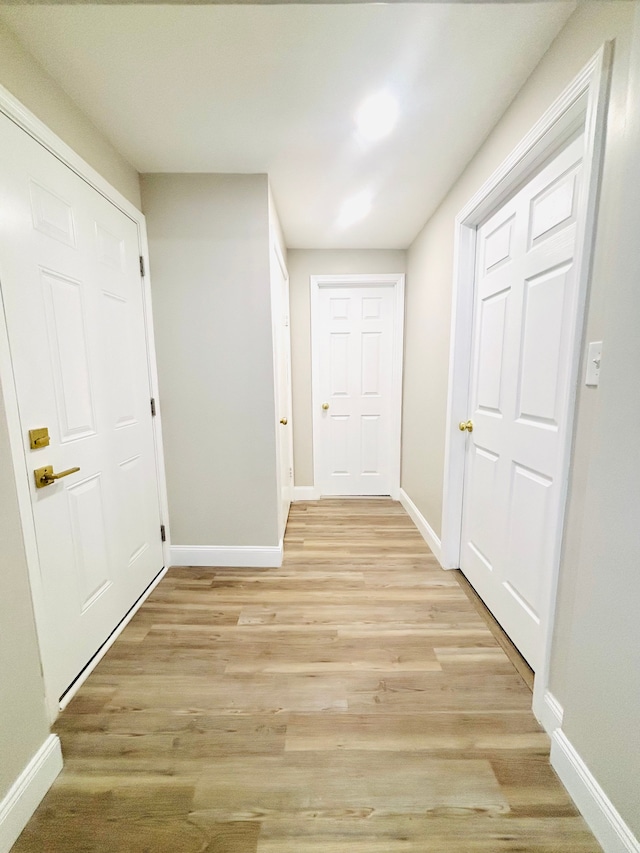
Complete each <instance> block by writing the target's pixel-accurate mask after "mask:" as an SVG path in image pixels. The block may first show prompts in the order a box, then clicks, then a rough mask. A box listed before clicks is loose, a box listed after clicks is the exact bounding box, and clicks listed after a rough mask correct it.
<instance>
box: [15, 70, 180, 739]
mask: <svg viewBox="0 0 640 853" xmlns="http://www.w3.org/2000/svg"><path fill="white" fill-rule="evenodd" d="M0 112H2V113H4V115H6V116H7V117H8V118H9V119H10V120H11V121H13V122H14V124H17V125H18V127H20V128H21V129H22V130H23V131H25V132H26V133H27V134H29V136H31V137H32V138H33V139H35V140H36V141H37V142H39V143H40V144H41V145H42V146H43V147H44V148H45V149H47V150H48V151H49V152H50V153H51V154H52V155H53V156H55V157H56V158H57V159H58V160H60V161H62V162H63V163H64V164H65V165H66V166H67V167H68V168H69V169H71V171H73V172H75V173H76V174H77V175H78V176H79V177H80V178H82V179H83V180H84V181H85V182H86V183H87V184H89V186H90V187H92V188H93V189H94V190H95V191H96V192H98V193H100V194H101V195H102V196H104V197H105V198H106V199H108V201H110V202H111V203H112V204H113V205H114V206H115V207H116V208H118V209H119V210H120V211H122V213H124V214H125V215H126V216H128V217H129V219H132V220H133V221H134V222H135V223H136V225H137V228H138V246H139V253H140V256H141V257H142V258H143V263H144V275H143V276H142V287H143V300H144V321H145V329H146V350H147V365H148V371H149V380H150V387H151V393H152V396H153V398H154V400H155V404H156V417H155V418H153V431H154V449H155V463H156V472H157V478H158V492H159V498H160V513H161V523H162V524H163V525H164V528H165V537H166V541H165V542H163V552H162V553H163V559H164V566H165V568H164V570H163V572H161V573H160V575H159V576H158V577H157V578H156V580H155V581H154V582H153V584H152V585H151V587H149V588H148V590H147V592H146V593H145V597H146V595H148V593H149V592H150V591H151V589H152V588H153V587H154V586H155V585H156V584H157V583H158V582H159V581H160V580H161V578H162V576H163V575H164V573H165V572H166V567H167V566H168V565H169V548H170V544H171V537H170V530H169V507H168V501H167V487H166V476H165V466H164V452H163V444H162V421H161V413H160V406H159V401H158V398H159V395H158V372H157V365H156V355H155V342H154V334H153V317H152V311H151V284H150V278H149V249H148V243H147V231H146V223H145V218H144V216H143V214H142V213H141V212H140V211H139V210H138V209H137V208H136V207H135V206H134V205H133V204H132V203H131V202H130V201H129V200H128V199H126V198H125V197H124V196H123V195H122V194H121V193H120V192H118V190H116V189H115V188H114V187H112V186H111V185H110V184H109V183H108V182H107V181H106V180H105V179H104V178H103V177H102V176H101V175H100V174H99V173H98V172H97V171H96V170H95V169H93V167H92V166H90V165H89V164H88V163H87V162H85V161H84V160H83V159H82V158H81V157H80V156H79V155H78V154H76V152H75V151H73V149H72V148H70V147H69V146H68V145H67V144H66V143H65V142H63V141H62V140H61V139H60V138H59V137H58V136H57V135H56V134H55V133H53V131H52V130H50V129H49V128H48V127H47V125H45V124H44V123H43V122H41V121H40V119H38V118H37V117H36V116H35V115H34V114H33V113H31V112H30V111H29V110H28V109H27V108H26V107H25V106H24V105H23V104H21V103H20V101H18V100H17V99H16V98H14V96H13V95H12V94H11V93H10V92H9V91H7V89H5V88H4V87H2V86H0ZM0 383H1V384H2V394H3V398H4V403H5V408H6V415H7V425H8V430H9V443H10V450H11V458H12V462H13V470H14V476H15V485H16V491H17V496H18V505H19V511H20V520H21V522H22V532H23V539H24V545H25V552H26V558H27V567H28V572H29V581H30V586H31V596H32V600H33V609H34V615H35V622H36V632H37V636H38V646H39V651H40V659H41V662H42V671H43V677H44V687H45V700H46V704H47V711H48V714H49V718H50V720H51V721H52V722H53V720H55V718H56V716H57V715H58V712H59V711H60V710H61V708H62V707H64V706H65V705H66V704H67V703H68V702H69V701H70V700H71V698H72V697H73V696H74V694H75V693H76V692H77V690H78V688H79V687H80V686H81V684H82V683H83V682H84V681H85V680H86V678H87V677H88V675H89V674H90V673H91V671H92V670H93V669H94V668H95V666H96V665H97V663H98V662H99V661H100V659H101V658H102V657H103V656H104V654H106V652H107V651H108V649H109V647H110V646H111V645H112V643H113V642H114V641H115V639H116V637H117V635H118V633H119V632H120V631H121V630H122V629H123V628H124V626H125V625H126V624H127V622H128V621H129V620H130V619H131V617H132V616H133V614H134V613H135V610H136V609H137V607H138V606H139V604H138V605H137V606H135V607H133V608H132V610H131V611H129V613H128V614H127V616H126V617H125V619H124V620H123V621H122V622H121V623H120V625H119V626H118V629H117V630H116V631H114V633H113V634H112V635H111V637H110V638H109V639H108V640H107V642H106V643H105V644H104V645H103V646H102V647H101V648H100V650H99V651H98V653H97V654H96V655H95V657H94V658H92V660H91V661H90V663H89V664H88V665H87V667H86V668H85V669H84V670H83V671H82V673H81V674H80V676H79V677H78V678H77V679H76V681H75V682H74V684H73V686H72V687H71V688H70V689H69V690H68V691H67V693H66V694H65V697H64V701H63V702H62V703H61V702H59V700H58V696H57V695H56V692H55V690H54V688H53V686H52V684H51V680H50V678H49V673H50V671H51V667H50V665H49V660H50V655H51V644H50V642H49V637H48V636H47V631H46V628H45V626H46V624H47V620H46V618H45V612H46V611H45V609H46V602H45V597H44V590H43V586H42V582H41V577H40V561H39V558H38V548H37V542H36V531H35V524H34V519H33V514H32V508H31V496H30V486H29V469H28V466H27V463H26V458H25V452H24V443H23V437H22V428H21V425H20V417H19V411H18V398H17V393H16V386H15V379H14V375H13V369H12V363H11V354H10V349H9V337H8V330H7V323H6V317H5V313H4V307H3V305H2V259H1V257H0ZM158 535H160V531H158ZM141 601H142V600H140V603H141Z"/></svg>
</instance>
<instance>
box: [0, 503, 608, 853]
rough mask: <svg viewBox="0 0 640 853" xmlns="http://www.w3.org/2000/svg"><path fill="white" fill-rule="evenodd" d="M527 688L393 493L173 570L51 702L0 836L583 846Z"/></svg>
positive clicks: (488, 851) (149, 845)
mask: <svg viewBox="0 0 640 853" xmlns="http://www.w3.org/2000/svg"><path fill="white" fill-rule="evenodd" d="M530 707H531V692H530V690H529V688H528V687H527V685H526V683H525V682H524V681H523V679H522V678H521V676H520V675H519V674H518V672H517V671H516V669H515V668H514V665H513V664H512V662H511V661H510V660H509V658H508V657H507V655H506V654H505V651H504V650H503V648H501V646H500V645H499V644H498V642H497V641H496V639H495V637H494V636H493V634H492V633H491V631H490V630H489V627H488V625H487V623H486V621H485V620H484V619H483V618H482V615H481V614H480V613H479V612H478V610H477V609H476V607H474V605H473V603H472V602H471V601H470V600H469V598H468V597H467V595H466V594H465V591H464V590H463V589H462V587H461V585H460V583H459V581H458V580H457V578H456V576H455V574H454V573H446V572H443V571H442V570H441V569H440V568H439V567H438V566H437V563H436V561H435V559H434V558H433V556H432V555H431V554H430V552H429V551H428V549H427V547H426V545H425V544H424V542H423V540H422V538H421V537H420V535H419V534H418V532H417V531H416V529H415V527H414V526H413V524H412V522H411V521H410V519H409V518H408V516H407V515H406V514H405V512H404V510H403V509H402V508H401V507H400V505H399V504H397V503H393V502H392V501H390V500H369V501H367V500H322V501H320V502H318V503H308V504H295V505H294V506H293V507H292V510H291V517H290V521H289V526H288V528H287V536H286V540H285V560H284V565H283V567H282V569H268V570H254V569H217V570H213V569H209V570H207V569H193V568H176V569H172V570H171V571H170V572H169V573H168V575H167V576H166V578H165V579H164V580H163V581H162V582H161V583H160V585H159V586H158V587H157V588H156V590H155V591H154V593H153V594H152V595H151V597H150V598H149V600H148V601H147V602H146V603H145V605H144V606H143V607H142V608H141V610H140V611H139V613H138V614H137V615H136V617H135V618H134V619H133V621H132V622H131V623H130V625H129V626H128V627H127V628H126V629H125V631H124V633H123V634H122V636H121V637H120V638H119V639H118V640H117V642H116V643H115V644H114V646H113V647H112V648H111V650H110V651H109V653H108V654H107V655H106V657H105V658H104V659H103V661H102V662H101V663H100V664H99V665H98V667H97V669H96V670H95V672H94V673H93V674H92V675H91V676H90V678H89V679H88V680H87V682H86V683H85V685H84V686H83V687H82V688H81V689H80V691H79V693H78V695H77V696H76V697H75V698H74V699H73V701H72V702H71V703H70V705H69V707H68V708H67V709H66V711H64V713H63V714H62V715H61V717H60V719H59V720H58V722H57V724H56V731H57V732H58V733H59V734H60V737H61V739H62V747H63V752H64V756H65V769H64V771H63V772H62V774H61V775H60V777H59V778H58V780H57V782H56V783H55V784H54V786H53V788H52V789H51V791H50V792H49V794H48V795H47V797H46V798H45V800H44V801H43V803H42V804H41V806H40V808H39V809H38V811H37V812H36V814H35V815H34V817H33V819H32V820H31V822H30V823H29V825H28V827H27V828H26V829H25V831H24V832H23V834H22V836H21V838H20V839H19V841H18V842H17V844H16V846H15V848H14V850H15V853H27V851H29V853H36V851H37V853H70V851H83V853H125V851H126V853H146V851H149V853H320V851H322V853H506V851H511V853H516V851H518V853H523V852H524V851H531V853H534V851H535V853H596V851H600V847H599V846H598V844H597V843H596V842H595V840H594V839H593V837H592V836H591V834H590V833H589V831H588V830H587V828H586V826H585V824H584V822H583V821H582V819H581V818H580V817H579V816H578V815H577V813H576V811H575V809H574V807H573V806H572V804H571V801H570V799H569V796H568V794H567V793H566V792H565V790H564V788H563V787H562V786H561V784H560V783H559V782H558V780H557V779H556V777H555V775H554V773H553V771H552V769H551V767H550V765H549V762H548V754H549V741H548V738H547V736H546V735H545V734H544V733H543V732H542V731H541V729H540V727H539V726H538V725H537V723H536V721H535V719H534V717H533V715H532V713H531V710H530Z"/></svg>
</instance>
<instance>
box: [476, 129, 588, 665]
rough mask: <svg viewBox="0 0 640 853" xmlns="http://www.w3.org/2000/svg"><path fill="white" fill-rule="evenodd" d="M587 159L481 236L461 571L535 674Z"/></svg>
mask: <svg viewBox="0 0 640 853" xmlns="http://www.w3.org/2000/svg"><path fill="white" fill-rule="evenodd" d="M582 155H583V138H582V137H580V138H579V139H577V140H576V141H574V142H573V143H572V144H570V145H569V146H568V147H567V148H565V150H564V151H562V152H561V153H560V154H559V155H558V156H557V157H555V158H554V159H553V161H552V162H551V163H549V164H548V165H547V166H546V167H545V168H544V169H542V171H541V172H540V173H539V174H537V175H536V176H535V177H534V178H533V179H532V180H531V181H530V182H529V183H528V184H527V185H526V186H525V187H524V188H523V189H521V190H520V191H519V192H518V194H517V195H516V196H515V197H514V198H513V199H512V200H511V201H509V202H508V203H507V204H505V205H504V206H503V207H502V208H501V209H500V210H499V211H498V212H497V213H495V214H494V215H493V216H492V217H491V218H490V219H489V221H488V222H486V223H485V224H484V225H483V226H482V227H481V228H479V229H478V234H477V247H476V287H475V303H474V339H473V357H472V377H471V399H470V410H469V417H470V418H471V420H472V423H473V432H472V433H469V434H468V437H467V439H466V441H467V442H468V449H467V459H466V465H465V484H464V508H463V526H462V548H461V557H460V560H461V568H462V571H463V572H464V573H465V575H466V576H467V577H468V578H469V580H470V581H471V583H472V584H473V586H474V587H475V588H476V590H477V591H478V593H479V594H480V596H481V597H482V598H483V600H484V601H485V603H486V604H487V606H488V607H489V609H490V610H491V611H492V612H493V614H494V615H495V617H496V618H497V620H498V621H499V622H500V623H501V625H502V626H503V628H504V629H505V630H506V632H507V633H508V634H509V636H510V637H511V639H512V640H513V641H514V643H515V645H516V646H517V647H518V649H519V650H520V651H521V653H522V654H523V656H524V657H525V658H526V659H527V661H528V662H529V663H530V664H531V666H532V667H533V669H534V670H535V669H536V667H537V666H538V664H539V663H540V659H541V655H542V654H543V651H544V649H543V643H544V634H543V631H542V628H543V627H544V626H541V612H542V609H543V606H544V602H545V601H546V598H547V597H548V587H549V584H550V582H551V572H552V559H553V555H552V550H553V546H554V543H555V541H556V537H557V535H558V529H559V524H560V523H561V513H560V506H559V502H560V500H561V494H562V488H561V486H562V484H561V483H560V481H559V475H560V471H561V470H562V454H563V451H564V445H563V430H564V427H565V424H564V423H563V421H562V414H561V413H562V412H563V410H564V407H563V405H562V404H563V401H564V400H565V399H566V397H567V395H568V394H569V393H570V389H569V370H570V359H571V353H572V350H573V346H574V342H573V341H572V340H569V335H568V331H567V330H568V329H570V328H571V322H570V318H571V316H572V312H575V311H576V281H575V277H574V272H573V267H574V251H575V243H576V230H577V225H576V217H577V211H578V207H579V194H580V178H581V165H582ZM461 438H462V437H461ZM462 440H464V439H462Z"/></svg>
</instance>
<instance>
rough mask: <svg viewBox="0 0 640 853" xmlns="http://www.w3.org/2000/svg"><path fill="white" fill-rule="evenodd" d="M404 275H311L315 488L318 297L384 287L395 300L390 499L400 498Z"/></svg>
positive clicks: (317, 474)
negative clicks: (327, 289) (326, 291)
mask: <svg viewBox="0 0 640 853" xmlns="http://www.w3.org/2000/svg"><path fill="white" fill-rule="evenodd" d="M404 279H405V276H404V273H377V274H376V273H371V274H364V273H363V274H359V275H312V276H311V278H310V284H311V385H312V394H311V398H312V407H313V473H314V482H315V486H314V488H315V489H316V491H317V489H318V484H319V483H320V482H321V473H320V469H319V454H318V453H317V452H316V449H317V447H318V446H319V444H318V442H319V441H320V435H321V432H320V426H321V422H320V413H321V405H322V400H321V399H320V391H319V388H320V346H319V341H318V335H317V331H316V330H317V328H318V317H319V305H318V299H319V293H320V289H321V288H325V287H331V288H339V287H344V288H354V287H375V286H376V285H378V286H380V285H384V286H387V287H393V290H394V298H395V324H394V330H393V368H392V392H391V399H392V408H393V415H392V425H391V444H392V447H391V472H390V474H391V497H392V498H393V500H395V501H397V500H399V497H400V451H401V436H402V359H403V353H404Z"/></svg>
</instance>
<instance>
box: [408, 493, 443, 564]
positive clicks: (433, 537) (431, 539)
mask: <svg viewBox="0 0 640 853" xmlns="http://www.w3.org/2000/svg"><path fill="white" fill-rule="evenodd" d="M399 500H400V503H401V504H402V506H403V507H404V508H405V510H406V511H407V515H408V516H409V518H410V519H411V521H413V523H414V524H415V526H416V527H417V528H418V530H419V531H420V535H421V536H422V538H423V539H424V541H425V542H426V543H427V545H428V546H429V548H431V550H432V551H433V556H434V557H435V558H436V560H437V561H438V562H439V563H440V565H441V566H442V557H441V552H442V548H441V542H440V537H439V536H438V535H437V534H436V532H435V530H434V529H433V527H431V525H430V524H429V522H428V521H427V519H426V518H425V517H424V515H423V514H422V513H421V512H420V510H419V509H418V507H417V506H416V505H415V504H414V502H413V501H412V500H411V498H410V497H409V495H408V494H407V493H406V492H405V490H404V489H400V493H399ZM442 568H445V566H442Z"/></svg>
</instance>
